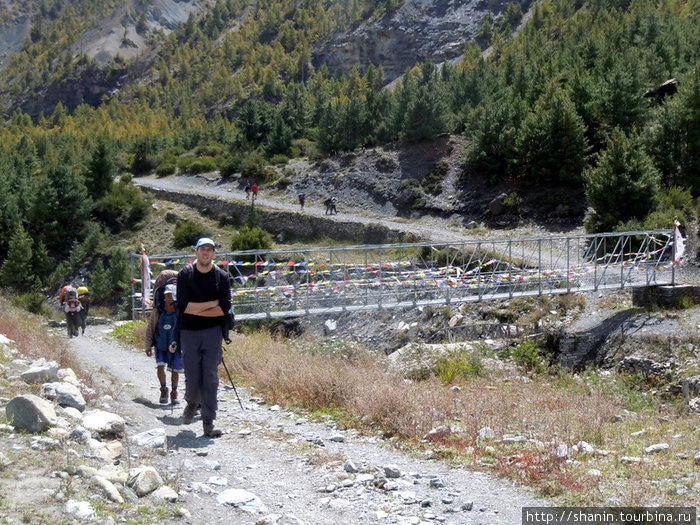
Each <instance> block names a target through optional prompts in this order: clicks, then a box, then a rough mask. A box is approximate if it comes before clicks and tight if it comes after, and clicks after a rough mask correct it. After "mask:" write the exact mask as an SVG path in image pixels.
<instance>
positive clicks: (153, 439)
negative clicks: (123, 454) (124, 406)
mask: <svg viewBox="0 0 700 525" xmlns="http://www.w3.org/2000/svg"><path fill="white" fill-rule="evenodd" d="M131 442H132V443H134V444H135V445H138V446H140V447H148V448H165V443H166V437H165V429H164V428H152V429H151V430H146V431H145V432H141V433H139V434H136V435H134V436H131Z"/></svg>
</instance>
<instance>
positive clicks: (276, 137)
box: [265, 114, 292, 155]
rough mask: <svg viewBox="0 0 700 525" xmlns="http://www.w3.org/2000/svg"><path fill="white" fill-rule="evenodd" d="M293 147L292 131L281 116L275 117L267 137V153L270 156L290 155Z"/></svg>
mask: <svg viewBox="0 0 700 525" xmlns="http://www.w3.org/2000/svg"><path fill="white" fill-rule="evenodd" d="M291 147H292V130H291V129H290V128H289V126H287V124H286V123H285V121H284V119H283V118H282V116H281V115H279V114H277V116H276V117H275V119H274V121H273V123H272V128H271V129H270V133H269V134H268V136H267V144H266V146H265V151H266V152H267V154H268V155H276V154H281V155H288V154H289V151H290V150H291Z"/></svg>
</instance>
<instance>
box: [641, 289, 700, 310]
mask: <svg viewBox="0 0 700 525" xmlns="http://www.w3.org/2000/svg"><path fill="white" fill-rule="evenodd" d="M632 304H633V305H634V306H642V307H646V306H659V307H665V308H677V307H679V306H692V305H695V304H700V286H691V285H676V286H671V285H659V286H648V287H646V288H634V289H633V290H632Z"/></svg>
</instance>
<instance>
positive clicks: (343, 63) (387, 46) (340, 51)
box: [314, 0, 509, 81]
mask: <svg viewBox="0 0 700 525" xmlns="http://www.w3.org/2000/svg"><path fill="white" fill-rule="evenodd" d="M508 3H509V2H508V1H507V0H467V1H463V0H406V1H405V2H404V3H403V5H402V6H401V7H399V8H398V9H397V10H396V11H394V12H393V13H390V14H389V15H387V16H385V17H384V18H382V19H381V20H377V21H374V22H370V23H368V24H362V25H360V26H358V27H357V28H356V29H353V30H352V31H349V32H345V33H336V34H333V35H331V36H330V37H328V38H327V39H325V40H324V41H323V42H322V43H321V45H319V46H318V47H317V49H316V52H315V56H314V66H315V67H320V66H321V64H326V66H327V67H328V69H329V70H330V71H331V72H332V73H334V74H337V73H347V72H349V71H350V70H351V69H352V68H353V67H355V68H357V69H359V70H360V71H362V70H364V69H365V68H366V67H367V66H368V65H370V64H375V65H379V64H381V65H382V66H383V68H384V72H385V74H386V78H387V80H388V81H391V80H394V79H395V78H397V77H399V76H400V75H402V74H403V73H404V72H405V70H406V68H409V67H412V66H413V65H414V64H416V63H417V62H422V61H426V60H430V61H432V62H434V63H441V62H446V61H453V60H458V59H459V58H461V56H462V54H463V52H464V45H465V44H466V43H467V42H468V41H470V40H472V39H474V37H475V36H476V35H477V33H478V31H479V28H480V23H481V19H482V18H483V17H484V15H486V13H489V12H491V13H494V15H496V14H498V13H500V12H502V11H503V10H505V8H506V7H507V5H508Z"/></svg>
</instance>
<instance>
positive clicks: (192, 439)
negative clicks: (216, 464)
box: [134, 397, 214, 449]
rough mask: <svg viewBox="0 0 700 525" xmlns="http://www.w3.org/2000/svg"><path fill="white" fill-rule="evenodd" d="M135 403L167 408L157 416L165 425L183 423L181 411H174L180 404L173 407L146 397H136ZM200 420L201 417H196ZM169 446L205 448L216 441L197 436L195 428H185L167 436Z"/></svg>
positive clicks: (172, 425)
mask: <svg viewBox="0 0 700 525" xmlns="http://www.w3.org/2000/svg"><path fill="white" fill-rule="evenodd" d="M134 403H138V404H140V405H143V406H145V407H148V408H151V409H154V410H158V409H162V410H167V411H168V412H166V413H165V414H163V415H161V416H157V417H156V419H157V420H158V421H160V422H161V423H163V425H164V426H171V427H176V426H180V425H182V416H181V414H180V412H179V411H178V412H177V413H175V412H174V410H177V409H178V408H180V405H176V406H175V407H171V405H161V404H160V403H154V402H153V401H150V400H149V399H146V398H145V397H137V398H134ZM171 408H173V413H172V414H171V413H170V409H171ZM195 419H196V420H197V421H199V417H197V418H195ZM166 439H167V444H168V448H169V449H170V448H204V447H206V446H209V445H211V444H212V443H213V442H214V439H213V438H210V437H207V436H197V433H196V432H195V431H193V430H189V429H183V430H181V431H180V432H178V433H177V434H176V435H174V436H166Z"/></svg>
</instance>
